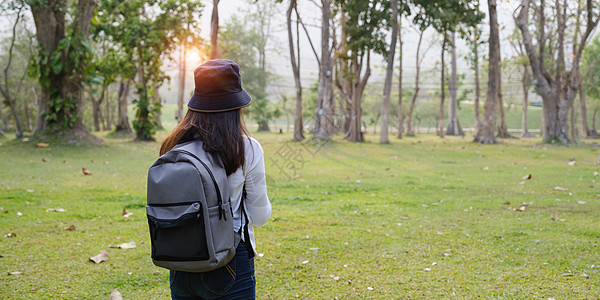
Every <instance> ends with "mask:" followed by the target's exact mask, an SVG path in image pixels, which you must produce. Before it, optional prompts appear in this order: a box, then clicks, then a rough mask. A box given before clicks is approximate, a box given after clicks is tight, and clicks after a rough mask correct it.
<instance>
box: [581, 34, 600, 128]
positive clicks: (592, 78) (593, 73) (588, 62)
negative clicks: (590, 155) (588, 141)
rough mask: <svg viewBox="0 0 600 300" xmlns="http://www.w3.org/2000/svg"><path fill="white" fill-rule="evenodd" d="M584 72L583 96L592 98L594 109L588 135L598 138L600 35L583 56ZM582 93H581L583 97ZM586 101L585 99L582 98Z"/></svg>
mask: <svg viewBox="0 0 600 300" xmlns="http://www.w3.org/2000/svg"><path fill="white" fill-rule="evenodd" d="M582 62H583V63H582V64H581V65H582V67H583V69H582V73H583V74H584V75H583V78H584V79H585V80H583V81H582V83H583V91H584V93H583V96H584V97H585V98H586V99H589V100H591V101H590V102H589V108H590V109H592V111H593V112H592V128H591V129H589V135H588V137H591V138H598V130H597V129H596V119H597V114H598V112H599V111H600V36H597V37H596V38H595V39H594V40H592V41H591V42H590V44H589V46H588V47H586V48H585V50H584V54H583V57H582ZM581 95H582V94H580V97H581ZM582 101H584V100H582ZM584 102H585V101H584Z"/></svg>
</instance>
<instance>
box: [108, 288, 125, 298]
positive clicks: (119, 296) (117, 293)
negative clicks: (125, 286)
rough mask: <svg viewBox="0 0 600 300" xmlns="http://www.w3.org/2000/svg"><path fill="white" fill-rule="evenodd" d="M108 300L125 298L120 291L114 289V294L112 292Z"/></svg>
mask: <svg viewBox="0 0 600 300" xmlns="http://www.w3.org/2000/svg"><path fill="white" fill-rule="evenodd" d="M108 300H123V296H122V295H121V293H120V292H119V290H117V289H114V290H113V291H112V292H110V295H109V296H108Z"/></svg>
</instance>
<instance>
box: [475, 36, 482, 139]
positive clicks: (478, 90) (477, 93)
mask: <svg viewBox="0 0 600 300" xmlns="http://www.w3.org/2000/svg"><path fill="white" fill-rule="evenodd" d="M473 55H474V56H475V103H474V106H475V108H474V109H475V126H474V127H473V131H475V132H474V135H477V129H478V128H479V123H481V118H480V117H479V116H480V111H479V99H480V97H481V88H480V86H479V47H478V46H477V45H476V46H475V49H474V53H473Z"/></svg>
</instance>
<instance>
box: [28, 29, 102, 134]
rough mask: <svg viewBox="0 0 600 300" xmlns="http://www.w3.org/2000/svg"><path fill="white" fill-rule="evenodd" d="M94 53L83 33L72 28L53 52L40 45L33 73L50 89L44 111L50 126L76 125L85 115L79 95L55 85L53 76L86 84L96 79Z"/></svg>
mask: <svg viewBox="0 0 600 300" xmlns="http://www.w3.org/2000/svg"><path fill="white" fill-rule="evenodd" d="M93 58H94V52H93V51H92V48H91V46H90V44H89V43H88V42H87V41H86V38H85V37H84V36H83V34H82V33H81V32H78V31H73V30H69V31H68V32H67V35H66V36H65V38H63V39H62V40H60V41H59V43H58V47H57V48H56V50H55V51H54V52H52V53H49V51H47V50H43V49H41V47H38V49H37V54H36V55H34V56H33V57H32V61H31V66H30V71H29V72H28V74H29V76H32V77H37V78H38V81H39V83H40V85H41V86H42V87H44V88H48V89H50V98H49V100H48V110H46V111H42V112H41V114H42V115H43V116H44V117H45V118H46V121H47V122H48V129H50V130H52V131H63V130H65V129H70V128H73V126H74V125H75V122H76V121H77V119H78V118H81V116H80V115H79V114H78V113H77V97H78V96H77V95H69V94H65V91H64V89H65V87H62V86H52V82H53V78H56V76H64V77H65V78H66V79H67V80H71V81H76V82H78V83H79V84H81V85H86V84H88V83H89V82H90V80H91V79H92V76H91V75H92V73H93V71H94V65H93V63H92V61H93Z"/></svg>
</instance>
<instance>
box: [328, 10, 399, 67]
mask: <svg viewBox="0 0 600 300" xmlns="http://www.w3.org/2000/svg"><path fill="white" fill-rule="evenodd" d="M335 4H336V6H337V9H338V10H339V12H340V13H341V14H344V15H345V23H342V26H343V30H344V33H345V35H346V39H345V40H343V41H341V42H342V43H343V44H344V48H345V49H346V50H347V52H346V53H341V54H340V56H339V57H340V58H341V59H342V60H344V61H348V60H351V59H355V58H357V57H363V56H364V55H366V54H367V52H368V51H371V50H372V51H375V52H376V53H379V54H381V55H383V56H384V57H387V51H388V50H387V48H388V46H387V43H386V34H387V32H386V30H388V29H389V28H390V26H391V24H390V20H389V19H388V18H389V15H390V12H389V10H390V1H389V0H370V1H364V0H337V1H335Z"/></svg>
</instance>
